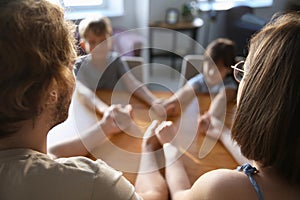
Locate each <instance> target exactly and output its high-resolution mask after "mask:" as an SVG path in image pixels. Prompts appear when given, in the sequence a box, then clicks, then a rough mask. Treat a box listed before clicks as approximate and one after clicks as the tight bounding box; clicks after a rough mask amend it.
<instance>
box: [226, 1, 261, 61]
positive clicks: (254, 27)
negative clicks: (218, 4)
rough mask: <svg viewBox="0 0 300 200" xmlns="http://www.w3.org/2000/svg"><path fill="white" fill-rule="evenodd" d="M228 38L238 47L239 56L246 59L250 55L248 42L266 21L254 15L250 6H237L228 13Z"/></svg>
mask: <svg viewBox="0 0 300 200" xmlns="http://www.w3.org/2000/svg"><path fill="white" fill-rule="evenodd" d="M225 16H226V20H225V23H226V28H225V32H226V33H225V34H226V37H228V38H229V39H231V40H233V41H234V42H235V43H236V45H237V55H238V56H244V57H246V56H247V54H248V50H247V48H248V41H249V39H250V38H251V36H252V35H253V34H254V33H255V32H257V31H259V30H260V29H261V28H262V27H263V26H264V25H265V23H266V22H265V21H264V20H262V19H260V18H259V17H257V16H255V15H254V14H253V9H252V8H251V7H248V6H237V7H233V8H231V9H229V10H227V11H226V15H225Z"/></svg>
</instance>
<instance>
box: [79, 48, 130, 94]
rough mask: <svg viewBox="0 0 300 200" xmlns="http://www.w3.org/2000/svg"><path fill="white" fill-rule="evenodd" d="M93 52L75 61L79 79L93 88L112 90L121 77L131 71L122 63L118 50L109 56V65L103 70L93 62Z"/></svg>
mask: <svg viewBox="0 0 300 200" xmlns="http://www.w3.org/2000/svg"><path fill="white" fill-rule="evenodd" d="M91 59H92V56H91V54H89V55H86V56H83V57H80V58H78V60H77V61H76V63H75V74H76V77H77V80H79V81H81V82H82V83H83V84H85V85H86V86H87V87H88V88H90V89H91V90H96V89H101V90H112V89H114V88H115V86H116V85H117V83H118V81H119V80H120V78H121V77H122V76H123V75H124V74H125V73H126V72H128V71H129V69H128V68H127V67H126V66H125V65H124V64H123V63H122V61H121V60H120V58H119V56H118V54H117V53H116V52H111V53H110V54H109V55H108V56H107V66H106V68H105V69H103V70H99V69H97V68H96V67H95V66H94V65H93V63H92V60H91Z"/></svg>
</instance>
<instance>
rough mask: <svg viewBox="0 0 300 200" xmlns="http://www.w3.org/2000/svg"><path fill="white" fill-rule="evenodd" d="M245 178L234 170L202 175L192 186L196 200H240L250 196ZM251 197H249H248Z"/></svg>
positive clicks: (215, 171)
mask: <svg viewBox="0 0 300 200" xmlns="http://www.w3.org/2000/svg"><path fill="white" fill-rule="evenodd" d="M249 188H250V187H249V183H248V181H247V176H246V175H245V174H243V173H240V172H238V171H236V170H229V169H218V170H213V171H211V172H208V173H206V174H204V175H202V176H201V177H200V178H199V179H198V180H197V181H196V182H195V183H194V185H193V186H192V188H191V191H190V192H191V194H192V196H193V197H197V198H198V199H231V200H233V199H240V198H241V196H245V195H246V194H247V193H250V194H251V190H250V189H249ZM250 196H251V195H250Z"/></svg>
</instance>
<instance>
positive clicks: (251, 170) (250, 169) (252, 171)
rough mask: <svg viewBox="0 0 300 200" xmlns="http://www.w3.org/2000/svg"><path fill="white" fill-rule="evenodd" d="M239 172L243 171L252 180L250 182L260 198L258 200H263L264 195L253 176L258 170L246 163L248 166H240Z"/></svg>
mask: <svg viewBox="0 0 300 200" xmlns="http://www.w3.org/2000/svg"><path fill="white" fill-rule="evenodd" d="M237 170H238V171H243V172H244V173H245V174H246V175H247V176H248V178H249V179H250V182H251V184H252V185H253V187H254V189H255V191H256V194H257V196H258V199H259V200H263V199H264V198H263V196H262V193H261V191H260V189H259V186H258V185H257V183H256V181H255V180H254V178H253V175H254V174H256V173H258V170H257V169H256V168H255V167H252V166H251V165H250V164H248V163H246V164H243V165H242V166H239V167H238V168H237Z"/></svg>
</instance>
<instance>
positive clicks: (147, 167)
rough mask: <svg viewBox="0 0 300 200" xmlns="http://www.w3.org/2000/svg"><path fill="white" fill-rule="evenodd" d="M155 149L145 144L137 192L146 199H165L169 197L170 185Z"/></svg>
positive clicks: (137, 181) (136, 184)
mask: <svg viewBox="0 0 300 200" xmlns="http://www.w3.org/2000/svg"><path fill="white" fill-rule="evenodd" d="M154 151H155V150H153V149H152V148H149V147H147V146H145V145H143V147H142V157H141V161H140V167H139V173H138V175H137V177H136V182H135V188H136V192H137V193H138V194H140V195H141V196H142V197H143V198H144V199H153V200H154V199H157V200H164V199H167V197H168V187H167V185H166V182H165V180H164V178H163V176H162V175H161V173H160V171H159V165H158V163H157V160H156V156H155V153H154Z"/></svg>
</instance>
